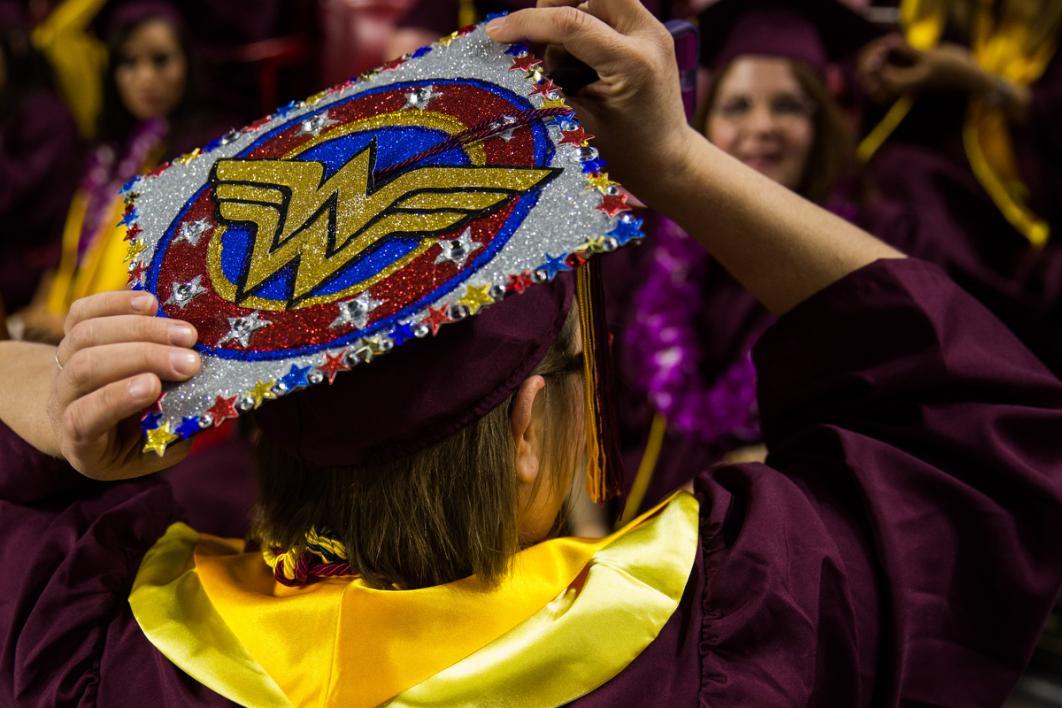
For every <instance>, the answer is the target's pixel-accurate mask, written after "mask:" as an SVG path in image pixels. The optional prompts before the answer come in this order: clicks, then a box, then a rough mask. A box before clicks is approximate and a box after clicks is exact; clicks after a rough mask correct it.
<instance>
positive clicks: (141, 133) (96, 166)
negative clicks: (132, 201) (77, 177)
mask: <svg viewBox="0 0 1062 708" xmlns="http://www.w3.org/2000/svg"><path fill="white" fill-rule="evenodd" d="M167 130H168V126H167V124H166V121H165V120H163V119H161V118H153V119H150V120H146V121H142V122H140V123H138V124H137V125H136V127H135V128H133V132H132V135H131V136H130V138H129V143H128V144H129V148H128V149H127V150H126V151H125V154H124V155H122V158H121V160H119V161H118V164H115V154H114V148H113V147H111V146H110V145H100V146H99V147H97V148H96V149H95V150H93V151H92V155H91V156H90V157H89V162H88V165H87V167H86V169H85V176H84V178H83V179H82V180H81V191H82V192H83V193H84V194H85V219H84V221H83V222H82V224H81V236H80V239H79V240H78V245H77V255H78V258H79V259H80V258H81V257H82V256H84V255H85V251H87V250H88V248H89V246H91V245H92V242H93V241H94V240H95V238H96V234H97V233H99V230H100V227H101V226H103V220H104V219H105V218H106V217H107V214H108V213H110V211H111V205H112V204H113V203H114V200H115V198H116V195H117V194H118V189H119V188H120V187H121V186H122V185H123V184H125V183H126V182H127V181H128V180H129V178H130V177H132V176H133V175H135V174H136V173H137V172H139V171H140V170H142V169H144V163H145V161H146V160H147V159H148V156H149V155H150V154H151V151H152V150H154V149H155V148H157V147H158V146H159V144H160V143H161V142H162V140H163V138H165V137H166V132H167ZM112 225H113V224H112Z"/></svg>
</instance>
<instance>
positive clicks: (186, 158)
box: [173, 148, 202, 165]
mask: <svg viewBox="0 0 1062 708" xmlns="http://www.w3.org/2000/svg"><path fill="white" fill-rule="evenodd" d="M200 154H202V150H200V149H199V148H196V149H195V150H192V151H191V152H186V153H185V154H183V155H181V156H179V157H175V158H173V161H174V162H175V163H177V164H178V165H187V164H188V163H189V162H191V161H192V160H194V159H195V158H197V157H199V155H200Z"/></svg>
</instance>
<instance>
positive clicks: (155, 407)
mask: <svg viewBox="0 0 1062 708" xmlns="http://www.w3.org/2000/svg"><path fill="white" fill-rule="evenodd" d="M168 395H169V392H166V393H163V394H162V395H161V396H159V397H158V398H157V399H155V402H154V403H152V404H151V408H148V409H147V410H148V413H161V412H162V401H163V399H164V398H166V396H168Z"/></svg>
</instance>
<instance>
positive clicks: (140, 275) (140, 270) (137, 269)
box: [127, 261, 148, 285]
mask: <svg viewBox="0 0 1062 708" xmlns="http://www.w3.org/2000/svg"><path fill="white" fill-rule="evenodd" d="M147 270H148V269H147V266H146V265H144V264H143V263H140V262H139V261H138V262H137V264H136V265H135V266H133V267H132V268H130V269H129V281H128V283H127V284H128V285H132V284H133V283H139V282H140V281H141V280H143V279H144V274H145V273H147Z"/></svg>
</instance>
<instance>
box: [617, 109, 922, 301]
mask: <svg viewBox="0 0 1062 708" xmlns="http://www.w3.org/2000/svg"><path fill="white" fill-rule="evenodd" d="M688 138H689V139H688V140H687V141H686V142H687V143H688V149H687V150H686V151H685V155H686V157H685V158H684V159H683V160H682V161H681V163H680V164H679V165H677V166H676V167H675V168H674V169H673V170H672V171H671V174H670V177H669V178H668V179H661V180H658V181H657V182H655V184H653V185H651V186H649V187H648V193H644V194H643V193H642V191H640V192H639V194H638V196H639V197H640V198H642V199H644V200H645V201H646V202H647V203H649V204H650V206H652V207H654V208H656V209H658V210H660V211H662V212H663V213H665V214H667V215H668V216H669V217H671V218H672V219H674V220H675V221H677V222H678V223H679V224H680V225H681V226H682V227H683V228H684V229H686V231H687V232H688V233H689V234H690V235H691V236H693V237H694V238H696V239H697V240H698V241H699V242H700V243H701V244H702V245H703V246H704V247H705V248H706V249H707V250H708V251H709V252H710V253H711V254H712V256H713V257H715V258H716V259H718V260H719V262H720V263H721V264H722V265H723V266H724V267H725V268H726V269H727V270H728V271H730V273H731V274H732V275H733V276H734V277H735V278H737V280H738V281H740V282H741V283H742V285H744V286H745V287H746V288H748V289H749V291H750V292H752V294H753V295H755V296H756V297H757V298H758V299H759V300H760V301H761V302H762V303H763V304H764V305H765V306H766V307H767V308H768V309H769V310H771V311H772V312H774V313H776V314H781V313H783V312H786V311H787V310H789V309H791V308H792V307H793V306H795V305H796V304H798V303H800V302H801V301H803V300H805V299H806V298H807V297H809V296H810V295H812V294H814V293H816V292H818V291H819V290H821V289H822V288H824V287H826V286H827V285H829V284H830V283H833V282H834V281H836V280H839V279H840V278H842V277H844V276H845V275H847V274H848V273H851V272H852V271H854V270H857V269H859V268H861V267H863V266H865V265H867V264H869V263H871V262H873V261H875V260H877V259H879V258H903V257H904V256H903V254H902V253H900V252H899V251H897V250H895V249H894V248H892V247H890V246H887V245H886V244H884V243H882V242H881V241H878V240H877V239H875V238H874V237H872V236H870V235H869V234H867V233H865V232H863V231H861V230H860V229H858V228H856V227H855V226H852V225H851V224H849V223H848V222H846V221H844V220H843V219H840V218H838V217H836V216H834V215H833V214H830V213H829V212H827V211H825V210H824V209H821V208H819V207H817V206H815V205H814V204H812V203H811V202H808V201H807V200H805V199H803V198H802V197H800V196H798V195H797V194H795V193H793V192H791V191H790V190H788V189H786V188H785V187H782V186H780V185H779V184H777V183H775V182H774V181H772V180H770V179H769V178H767V177H764V176H763V175H761V174H759V173H758V172H756V171H755V170H752V169H750V168H748V167H746V166H745V165H743V164H741V163H740V162H739V161H737V160H735V159H734V158H732V157H730V156H729V155H727V154H725V153H724V152H723V151H722V150H719V149H718V148H716V147H715V146H713V145H712V144H711V143H709V142H708V141H707V140H705V139H704V138H702V137H701V136H700V135H698V134H696V133H695V132H694V131H693V130H692V129H690V135H689V136H688ZM643 191H644V190H643Z"/></svg>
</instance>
